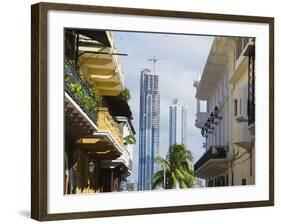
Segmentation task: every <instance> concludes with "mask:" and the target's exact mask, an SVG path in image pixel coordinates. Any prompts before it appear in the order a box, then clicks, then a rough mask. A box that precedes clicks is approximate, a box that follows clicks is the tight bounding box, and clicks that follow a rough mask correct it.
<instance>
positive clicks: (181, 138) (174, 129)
mask: <svg viewBox="0 0 281 224" xmlns="http://www.w3.org/2000/svg"><path fill="white" fill-rule="evenodd" d="M169 132H170V135H169V136H170V141H169V143H170V145H174V144H184V145H186V144H187V141H186V135H187V106H185V105H184V104H182V102H181V101H180V100H179V99H173V101H172V105H171V106H170V130H169Z"/></svg>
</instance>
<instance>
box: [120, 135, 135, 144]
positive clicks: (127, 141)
mask: <svg viewBox="0 0 281 224" xmlns="http://www.w3.org/2000/svg"><path fill="white" fill-rule="evenodd" d="M123 141H124V145H134V144H136V138H135V136H134V135H132V134H129V135H127V136H126V137H124V138H123Z"/></svg>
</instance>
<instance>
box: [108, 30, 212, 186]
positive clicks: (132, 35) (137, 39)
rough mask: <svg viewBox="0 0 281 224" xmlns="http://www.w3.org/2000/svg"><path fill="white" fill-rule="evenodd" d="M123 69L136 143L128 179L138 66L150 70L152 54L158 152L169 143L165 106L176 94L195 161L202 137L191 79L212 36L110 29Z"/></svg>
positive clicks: (199, 70)
mask: <svg viewBox="0 0 281 224" xmlns="http://www.w3.org/2000/svg"><path fill="white" fill-rule="evenodd" d="M113 33H114V40H115V44H116V47H117V49H118V52H119V53H121V54H128V56H120V60H121V64H122V66H123V68H124V71H125V86H126V87H127V88H128V89H129V90H130V93H131V100H130V101H129V105H130V107H131V110H132V113H133V117H134V119H133V125H134V127H135V129H136V133H137V134H136V140H137V144H136V145H134V153H133V172H132V175H131V177H130V178H129V179H132V181H133V182H135V183H137V177H138V152H139V145H138V137H139V136H138V134H139V108H140V105H139V100H140V96H139V94H140V74H141V70H142V69H144V68H148V69H151V70H152V62H149V61H148V60H149V59H150V58H153V57H156V58H159V60H158V61H157V63H156V74H157V75H159V90H160V155H161V156H163V157H165V156H166V153H167V151H168V147H169V106H170V105H171V103H172V99H173V98H179V99H180V100H181V101H182V102H183V103H184V104H185V105H186V106H187V107H188V121H187V146H188V148H189V149H190V150H191V152H192V154H193V157H194V161H193V162H196V161H197V160H198V159H199V158H200V156H201V155H202V154H203V153H204V151H205V149H204V148H203V147H202V145H203V141H204V139H203V138H202V137H201V132H200V130H199V129H198V128H196V127H195V125H194V123H195V115H196V98H195V90H196V89H195V88H194V87H193V81H195V80H198V79H199V77H200V75H201V73H202V71H203V69H204V65H205V63H206V60H207V57H208V54H209V51H210V48H211V45H212V42H213V37H209V36H195V35H175V34H157V33H138V32H113Z"/></svg>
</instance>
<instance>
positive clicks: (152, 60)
mask: <svg viewBox="0 0 281 224" xmlns="http://www.w3.org/2000/svg"><path fill="white" fill-rule="evenodd" d="M162 59H164V58H156V57H155V56H153V58H150V59H148V61H149V62H152V74H153V75H155V74H156V73H155V72H156V62H157V61H159V60H162Z"/></svg>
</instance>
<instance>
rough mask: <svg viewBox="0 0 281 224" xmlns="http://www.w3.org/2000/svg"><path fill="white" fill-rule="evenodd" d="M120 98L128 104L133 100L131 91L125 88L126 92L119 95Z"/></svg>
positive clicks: (123, 91)
mask: <svg viewBox="0 0 281 224" xmlns="http://www.w3.org/2000/svg"><path fill="white" fill-rule="evenodd" d="M119 97H120V98H121V99H122V100H124V101H126V102H128V101H129V100H130V99H131V94H130V90H129V89H127V88H125V89H124V90H122V91H121V93H120V94H119Z"/></svg>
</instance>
